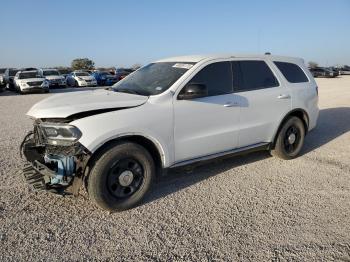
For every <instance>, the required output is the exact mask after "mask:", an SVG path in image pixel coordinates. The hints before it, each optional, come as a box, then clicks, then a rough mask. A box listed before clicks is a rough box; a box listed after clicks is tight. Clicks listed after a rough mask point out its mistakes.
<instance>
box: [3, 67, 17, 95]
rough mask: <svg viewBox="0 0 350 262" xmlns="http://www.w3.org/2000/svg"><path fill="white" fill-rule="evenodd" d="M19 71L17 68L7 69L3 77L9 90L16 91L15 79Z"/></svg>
mask: <svg viewBox="0 0 350 262" xmlns="http://www.w3.org/2000/svg"><path fill="white" fill-rule="evenodd" d="M18 71H19V69H17V68H7V69H6V71H5V74H4V76H3V81H4V83H5V85H6V88H7V89H8V90H15V86H14V84H13V79H14V77H15V75H16V74H17V72H18Z"/></svg>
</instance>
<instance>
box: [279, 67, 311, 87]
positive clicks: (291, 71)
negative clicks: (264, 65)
mask: <svg viewBox="0 0 350 262" xmlns="http://www.w3.org/2000/svg"><path fill="white" fill-rule="evenodd" d="M274 63H275V65H276V66H277V68H278V69H279V70H280V71H281V73H282V74H283V76H284V77H285V78H286V79H287V81H288V82H290V83H305V82H309V79H308V78H307V76H306V75H305V73H304V71H303V70H302V69H301V68H300V67H299V66H298V65H296V64H293V63H287V62H274Z"/></svg>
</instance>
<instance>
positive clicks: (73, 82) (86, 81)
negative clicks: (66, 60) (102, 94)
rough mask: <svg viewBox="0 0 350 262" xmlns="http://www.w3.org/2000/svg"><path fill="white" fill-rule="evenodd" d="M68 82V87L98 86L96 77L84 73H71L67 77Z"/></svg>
mask: <svg viewBox="0 0 350 262" xmlns="http://www.w3.org/2000/svg"><path fill="white" fill-rule="evenodd" d="M66 81H67V85H68V86H75V87H82V86H97V81H96V79H95V77H93V76H92V75H90V74H89V73H88V72H84V71H74V72H72V73H70V74H69V75H68V76H67V78H66Z"/></svg>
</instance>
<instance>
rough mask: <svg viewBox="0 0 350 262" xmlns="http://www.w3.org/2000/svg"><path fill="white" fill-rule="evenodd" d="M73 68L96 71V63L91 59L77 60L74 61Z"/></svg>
mask: <svg viewBox="0 0 350 262" xmlns="http://www.w3.org/2000/svg"><path fill="white" fill-rule="evenodd" d="M71 67H72V69H73V70H82V69H85V70H91V69H94V67H95V63H94V61H92V60H90V59H89V58H76V59H74V60H73V61H72V63H71Z"/></svg>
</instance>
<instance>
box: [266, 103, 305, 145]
mask: <svg viewBox="0 0 350 262" xmlns="http://www.w3.org/2000/svg"><path fill="white" fill-rule="evenodd" d="M292 116H295V117H298V118H299V119H300V120H301V121H302V122H303V124H304V128H305V135H306V134H307V132H308V129H309V116H308V114H307V113H306V112H305V110H303V109H294V110H293V111H290V112H289V113H288V114H287V115H286V116H285V117H284V118H283V120H282V122H281V123H280V125H279V127H278V129H277V132H276V134H275V137H274V139H273V147H274V146H275V143H276V139H277V136H278V133H279V132H280V130H281V128H282V126H283V124H284V123H285V122H286V121H287V120H288V119H289V118H290V117H292Z"/></svg>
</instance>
